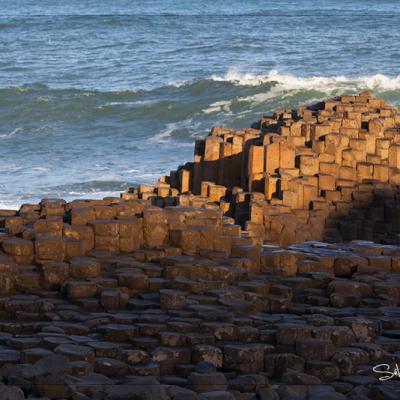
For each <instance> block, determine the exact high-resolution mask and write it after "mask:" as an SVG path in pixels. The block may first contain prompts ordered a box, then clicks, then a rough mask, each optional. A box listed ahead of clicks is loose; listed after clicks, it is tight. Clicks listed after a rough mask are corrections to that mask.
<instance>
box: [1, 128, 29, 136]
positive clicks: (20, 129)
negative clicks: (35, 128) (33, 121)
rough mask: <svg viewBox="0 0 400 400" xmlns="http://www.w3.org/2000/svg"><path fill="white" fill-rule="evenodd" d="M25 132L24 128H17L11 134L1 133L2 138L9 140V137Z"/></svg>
mask: <svg viewBox="0 0 400 400" xmlns="http://www.w3.org/2000/svg"><path fill="white" fill-rule="evenodd" d="M23 131H24V128H21V127H19V128H15V129H14V130H12V131H11V132H9V133H0V138H9V137H11V136H14V135H16V134H17V133H19V132H23Z"/></svg>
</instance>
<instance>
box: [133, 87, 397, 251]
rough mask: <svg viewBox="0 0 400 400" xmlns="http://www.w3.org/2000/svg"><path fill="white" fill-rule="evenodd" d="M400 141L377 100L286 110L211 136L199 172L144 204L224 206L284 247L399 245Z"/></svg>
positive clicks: (183, 173)
mask: <svg viewBox="0 0 400 400" xmlns="http://www.w3.org/2000/svg"><path fill="white" fill-rule="evenodd" d="M399 132H400V115H399V114H398V112H397V110H396V109H395V108H394V107H391V106H388V105H387V104H386V102H385V101H384V100H380V99H376V98H373V97H372V96H371V94H370V93H361V94H360V95H358V96H341V97H339V98H336V99H333V100H328V101H325V102H322V103H319V104H315V105H313V106H310V107H307V108H306V107H302V108H299V109H297V110H279V111H276V112H275V113H274V114H273V115H272V116H268V117H263V118H262V119H261V120H260V121H258V122H257V123H255V124H254V125H253V126H252V128H249V129H243V130H233V129H227V128H219V127H217V128H214V129H212V131H211V133H210V134H209V135H208V136H207V137H206V138H205V139H204V140H198V141H197V142H196V146H195V157H194V162H193V163H187V164H185V165H184V166H181V167H179V168H178V170H177V171H172V172H171V174H170V176H168V177H164V178H162V179H160V180H159V182H158V183H157V185H156V188H155V189H153V188H151V187H145V188H143V187H139V190H138V192H137V193H136V195H137V196H138V197H141V198H153V199H154V201H155V202H156V203H157V204H161V205H162V204H163V203H165V204H170V202H177V203H178V204H182V205H193V206H195V207H197V206H198V205H203V204H218V205H219V207H220V208H221V210H222V211H223V213H224V215H227V216H231V217H233V218H234V219H235V222H236V223H237V224H239V225H241V226H242V228H243V229H245V230H246V231H248V232H249V233H250V234H251V235H252V236H253V237H257V238H259V239H261V240H262V241H264V242H271V243H279V244H281V245H285V246H287V245H290V244H294V243H303V242H304V241H307V240H324V241H327V242H341V241H346V240H351V239H362V240H373V241H375V242H382V243H399V242H400V239H399V233H400V203H399V197H400V192H399V185H400V134H399ZM177 193H179V195H177ZM127 196H128V195H127ZM133 196H135V193H133Z"/></svg>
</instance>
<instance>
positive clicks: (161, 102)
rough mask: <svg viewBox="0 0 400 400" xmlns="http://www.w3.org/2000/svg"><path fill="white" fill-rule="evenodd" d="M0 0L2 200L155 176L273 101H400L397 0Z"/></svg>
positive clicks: (276, 104)
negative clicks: (370, 96)
mask: <svg viewBox="0 0 400 400" xmlns="http://www.w3.org/2000/svg"><path fill="white" fill-rule="evenodd" d="M159 3H161V4H159ZM0 9H1V10H2V12H1V15H0V54H1V58H0V146H1V150H2V151H1V157H0V177H1V179H0V207H16V206H18V205H20V204H21V203H24V202H32V201H37V200H39V199H41V198H43V197H63V198H66V199H69V198H75V197H102V196H105V195H109V194H115V193H118V192H120V191H122V190H124V188H126V187H127V186H128V185H131V184H135V183H137V182H154V180H155V179H156V177H157V176H159V175H162V174H168V173H169V171H170V169H173V168H174V167H176V166H177V165H178V164H180V163H182V162H184V161H187V160H191V159H192V153H193V142H194V138H195V137H196V136H203V135H205V134H206V133H207V132H208V130H209V129H210V127H211V126H212V125H220V124H224V125H229V126H232V127H237V128H240V127H245V126H249V125H250V124H251V122H253V121H255V120H257V119H258V118H259V117H260V116H261V115H263V114H267V113H269V112H271V111H272V110H274V109H276V108H280V107H295V106H298V105H299V104H302V103H310V102H313V101H317V100H320V99H322V98H325V97H327V96H333V95H336V94H340V93H351V92H355V91H359V90H363V89H371V90H373V91H374V92H375V94H377V95H379V96H383V97H385V98H386V99H387V100H388V101H389V102H390V103H391V104H394V105H400V76H399V74H400V48H399V46H398V43H399V39H400V30H399V28H398V26H399V22H400V6H399V4H398V2H397V1H379V2H378V1H365V0H355V1H352V2H348V1H319V2H315V1H308V0H303V1H296V0H293V1H259V0H250V1H246V2H244V1H238V0H231V1H221V0H219V1H218V0H214V1H209V0H197V1H191V0H180V1H178V0H163V1H161V2H160V1H133V0H130V1H128V0H113V1H112V2H108V1H107V2H106V1H84V2H83V1H77V0H73V1H68V2H61V1H49V0H41V1H34V0H30V1H28V0H18V1H15V2H13V3H12V2H10V1H9V0H7V1H4V0H0Z"/></svg>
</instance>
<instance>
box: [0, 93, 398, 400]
mask: <svg viewBox="0 0 400 400" xmlns="http://www.w3.org/2000/svg"><path fill="white" fill-rule="evenodd" d="M399 123H400V121H399V118H398V116H397V114H396V110H394V109H393V108H391V107H388V106H387V105H386V104H385V103H384V102H383V101H381V100H376V99H373V98H372V97H371V96H370V94H361V95H359V96H351V97H348V96H347V97H344V96H342V97H341V98H340V99H336V100H333V101H327V102H325V103H322V104H318V105H316V106H313V107H309V108H302V109H299V110H297V111H292V110H290V111H289V110H286V111H280V112H276V113H275V114H274V115H273V117H271V118H263V119H262V120H261V121H260V122H259V123H257V124H255V125H254V126H253V127H252V128H251V129H248V130H244V131H233V130H227V129H222V128H215V129H213V130H212V132H211V134H210V135H209V136H208V137H207V138H206V139H205V140H204V141H198V142H197V143H196V154H195V162H194V163H189V164H186V165H185V166H184V167H180V168H179V169H178V171H177V172H173V173H171V175H170V176H169V177H164V178H162V179H160V180H159V182H158V183H157V184H156V186H155V187H151V186H146V185H141V186H139V187H138V188H137V189H135V190H130V191H128V192H127V193H123V194H121V197H120V198H105V199H103V200H76V201H72V202H66V201H64V200H59V199H58V200H50V199H47V200H42V201H41V202H40V203H39V204H25V205H23V206H22V207H21V208H20V210H19V211H12V210H0V313H1V319H0V342H1V346H0V376H1V381H2V383H1V384H0V400H1V399H13V400H14V399H15V400H19V399H24V398H29V399H35V398H36V399H38V398H40V399H76V400H89V399H97V400H98V399H104V400H105V399H107V400H123V399H126V400H130V399H137V400H142V399H143V400H148V399H154V400H157V399H162V400H163V399H165V400H168V399H170V400H187V399H188V400H206V399H215V400H216V399H219V400H264V399H274V400H289V399H301V400H303V399H310V400H318V399H321V398H324V399H332V400H342V399H349V400H351V399H372V400H382V399H398V398H399V397H400V385H399V383H398V382H399V381H398V377H397V376H396V375H393V378H392V379H388V380H386V381H384V382H383V381H380V380H379V378H382V377H387V376H388V375H390V374H388V372H390V371H394V370H395V369H396V365H397V364H400V360H399V354H400V340H399V339H400V246H399V245H398V244H396V243H398V233H399V207H398V200H399V188H398V182H397V179H398V171H399V167H400V165H399V161H398V159H397V157H398V154H399V153H398V150H399V146H400V144H398V143H400V142H399V140H398V139H397V138H398V137H399V135H397V131H396V129H397V128H396V127H397V126H398V124H399ZM332 143H333V144H332ZM243 228H244V229H245V230H244V229H243ZM321 237H322V238H326V239H330V240H334V239H340V240H344V241H347V242H346V243H336V244H328V243H322V242H319V241H315V240H314V241H306V239H307V240H308V239H316V238H321ZM360 237H362V238H373V239H375V240H377V241H380V242H382V243H380V244H376V243H373V242H371V241H365V240H355V239H357V238H360ZM381 364H385V365H387V367H385V366H383V367H382V365H381ZM379 365H381V366H380V367H379ZM377 366H378V367H377ZM374 367H376V368H375V370H374ZM386 368H387V369H386ZM385 369H386V374H384V373H383V372H384V371H385ZM377 371H378V372H377ZM379 372H380V373H379Z"/></svg>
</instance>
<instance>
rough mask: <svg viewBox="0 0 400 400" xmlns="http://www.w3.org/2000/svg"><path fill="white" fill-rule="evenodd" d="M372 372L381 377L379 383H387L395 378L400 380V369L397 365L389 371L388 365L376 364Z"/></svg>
mask: <svg viewBox="0 0 400 400" xmlns="http://www.w3.org/2000/svg"><path fill="white" fill-rule="evenodd" d="M372 370H373V371H374V372H375V373H376V374H381V375H383V376H381V377H380V378H379V380H380V381H387V380H389V379H393V378H395V377H397V378H400V368H399V365H398V364H395V365H394V368H393V369H391V367H390V365H389V364H378V365H375V367H373V368H372Z"/></svg>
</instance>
